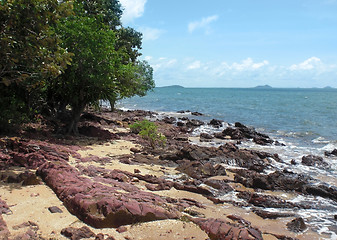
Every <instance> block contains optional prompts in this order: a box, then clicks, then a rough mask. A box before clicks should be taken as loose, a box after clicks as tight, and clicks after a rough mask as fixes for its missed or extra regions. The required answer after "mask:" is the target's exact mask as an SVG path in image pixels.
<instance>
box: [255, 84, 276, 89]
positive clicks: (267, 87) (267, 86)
mask: <svg viewBox="0 0 337 240" xmlns="http://www.w3.org/2000/svg"><path fill="white" fill-rule="evenodd" d="M254 88H258V89H270V88H273V87H271V86H269V85H263V86H256V87H254Z"/></svg>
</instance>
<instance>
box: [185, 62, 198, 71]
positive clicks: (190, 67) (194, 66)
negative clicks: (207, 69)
mask: <svg viewBox="0 0 337 240" xmlns="http://www.w3.org/2000/svg"><path fill="white" fill-rule="evenodd" d="M200 67H201V62H200V61H194V62H192V63H191V64H190V65H188V66H187V69H188V70H192V69H198V68H200Z"/></svg>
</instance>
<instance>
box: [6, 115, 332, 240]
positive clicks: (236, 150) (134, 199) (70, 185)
mask: <svg viewBox="0 0 337 240" xmlns="http://www.w3.org/2000/svg"><path fill="white" fill-rule="evenodd" d="M198 114H200V113H194V114H193V115H195V116H197V115H198ZM144 118H148V119H152V120H155V121H156V124H157V126H158V131H159V132H161V133H162V134H163V135H165V137H166V139H167V142H166V145H165V146H164V147H158V148H155V149H153V148H151V147H150V145H149V144H148V142H147V141H146V140H144V139H142V138H141V137H140V136H139V135H137V134H135V133H132V132H131V131H130V129H129V128H128V126H129V125H130V124H132V123H134V122H135V121H139V120H142V119H144ZM81 119H82V120H81V124H80V128H79V131H80V133H81V136H80V137H70V136H68V137H64V136H58V135H54V134H53V133H52V132H51V131H50V130H49V129H48V127H47V126H46V125H43V124H41V125H40V126H38V127H36V126H29V127H27V128H26V129H25V131H24V132H22V134H21V135H20V136H13V137H2V138H1V139H0V180H1V181H0V239H96V240H101V239H110V240H111V239H212V240H213V239H247V240H248V239H282V240H285V239H289V240H290V239H329V238H330V237H331V236H330V235H327V234H324V233H320V234H319V233H317V232H316V231H315V229H314V228H312V225H311V223H310V222H306V221H304V219H303V218H302V217H300V216H299V214H298V212H299V211H301V210H302V209H303V210H304V209H312V208H315V206H312V205H311V204H309V203H308V204H306V203H305V202H294V201H290V200H291V199H293V198H294V196H302V195H303V196H312V197H321V198H324V199H326V200H327V201H334V202H337V189H336V187H333V186H328V185H326V184H324V183H321V182H317V181H316V180H314V179H312V178H311V177H310V176H306V175H301V174H298V173H294V172H291V171H289V170H287V169H282V170H280V169H277V168H274V166H273V164H274V163H279V162H282V159H281V158H280V157H279V156H278V155H277V154H271V153H267V152H262V151H256V150H248V149H244V148H242V147H240V143H241V142H243V141H252V142H254V143H256V144H260V145H281V144H282V143H279V142H277V141H274V140H273V139H271V138H270V137H269V136H267V135H265V134H262V133H259V132H257V131H255V130H254V129H252V128H249V127H246V126H244V125H243V124H241V123H235V124H234V125H232V126H228V127H227V128H225V129H224V130H223V131H221V132H217V133H214V134H206V133H202V134H200V135H199V136H197V137H196V136H193V138H197V141H198V142H200V143H203V142H210V141H222V144H220V145H219V146H218V147H215V146H201V145H198V144H196V141H195V139H194V140H193V141H192V136H191V133H192V131H193V130H194V129H195V128H197V127H199V126H201V125H203V124H205V123H204V122H202V121H200V120H197V119H193V118H188V117H181V118H174V117H168V116H167V117H162V118H157V117H156V113H153V112H147V111H125V112H123V111H115V112H112V113H111V112H100V113H92V112H87V113H85V114H83V115H82V118H81ZM207 124H208V125H212V126H213V127H214V128H217V127H220V126H222V125H223V123H222V121H219V120H216V119H213V120H212V121H210V122H209V123H207ZM336 151H337V150H336ZM326 155H327V156H331V155H336V153H335V151H332V152H331V153H326ZM302 164H304V165H307V166H317V167H321V168H326V167H328V163H327V162H326V161H324V159H323V158H321V157H319V156H312V155H308V156H303V158H302ZM327 217H328V218H331V219H334V220H335V221H336V222H337V220H336V218H337V216H336V215H331V216H327ZM331 231H336V232H337V229H331Z"/></svg>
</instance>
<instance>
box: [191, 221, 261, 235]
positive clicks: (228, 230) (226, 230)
mask: <svg viewBox="0 0 337 240" xmlns="http://www.w3.org/2000/svg"><path fill="white" fill-rule="evenodd" d="M190 220H191V221H192V222H194V223H195V224H197V225H198V226H199V227H200V228H201V229H202V230H204V231H205V232H206V233H207V234H208V236H209V237H210V239H211V240H227V239H228V240H235V239H241V240H253V239H256V240H262V239H263V238H262V233H261V231H259V230H258V229H256V228H253V227H250V226H246V225H243V224H233V223H229V222H227V221H225V220H223V219H214V218H208V219H204V218H191V219H190Z"/></svg>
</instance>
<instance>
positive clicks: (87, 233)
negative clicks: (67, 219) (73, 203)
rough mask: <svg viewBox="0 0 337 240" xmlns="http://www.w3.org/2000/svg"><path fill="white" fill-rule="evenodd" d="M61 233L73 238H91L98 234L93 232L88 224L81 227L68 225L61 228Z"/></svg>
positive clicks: (74, 239)
mask: <svg viewBox="0 0 337 240" xmlns="http://www.w3.org/2000/svg"><path fill="white" fill-rule="evenodd" d="M61 234H62V235H63V236H65V237H67V238H69V239H71V240H77V239H83V238H91V237H95V236H96V234H95V233H94V232H92V231H91V230H90V229H89V228H88V227H87V226H83V227H81V228H74V227H67V228H64V229H62V230H61Z"/></svg>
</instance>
